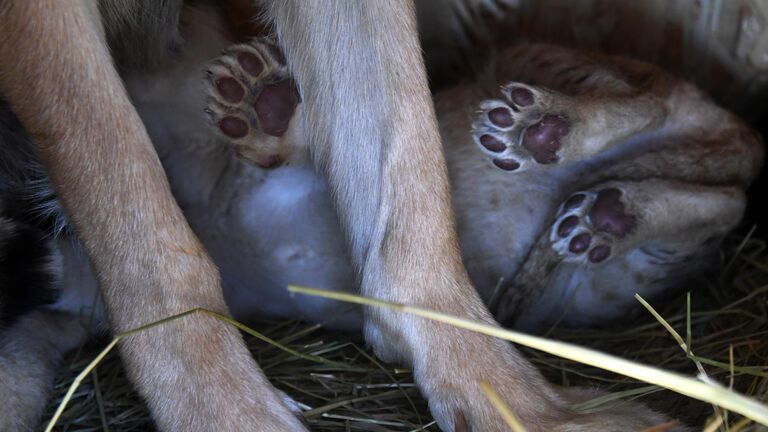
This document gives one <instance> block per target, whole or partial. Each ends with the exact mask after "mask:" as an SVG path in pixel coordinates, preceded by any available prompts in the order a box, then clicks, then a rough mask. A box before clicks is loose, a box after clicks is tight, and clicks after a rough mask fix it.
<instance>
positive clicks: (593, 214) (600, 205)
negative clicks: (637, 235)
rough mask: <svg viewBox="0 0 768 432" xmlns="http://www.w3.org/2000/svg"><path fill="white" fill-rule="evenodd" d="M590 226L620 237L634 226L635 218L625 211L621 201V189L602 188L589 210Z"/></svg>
mask: <svg viewBox="0 0 768 432" xmlns="http://www.w3.org/2000/svg"><path fill="white" fill-rule="evenodd" d="M588 214H589V220H590V222H591V223H592V226H593V227H594V228H595V229H596V230H597V231H601V232H607V233H610V234H613V235H615V236H616V237H619V238H622V237H624V236H625V235H627V233H628V232H629V231H631V230H632V229H633V228H634V227H635V218H634V216H632V215H629V214H627V213H626V211H625V209H624V204H623V203H622V202H621V191H620V190H618V189H615V188H610V189H603V190H601V191H600V192H598V193H597V198H595V202H594V203H593V204H592V208H591V209H590V210H589V213H588Z"/></svg>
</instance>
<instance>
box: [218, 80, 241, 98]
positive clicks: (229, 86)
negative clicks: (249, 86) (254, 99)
mask: <svg viewBox="0 0 768 432" xmlns="http://www.w3.org/2000/svg"><path fill="white" fill-rule="evenodd" d="M216 91H218V92H219V94H220V95H221V97H223V98H224V100H225V101H227V102H231V103H236V102H240V101H241V100H243V96H245V89H243V86H241V85H240V83H239V82H237V81H236V80H235V79H234V78H232V77H223V78H219V79H217V80H216Z"/></svg>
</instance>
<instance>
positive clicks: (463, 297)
mask: <svg viewBox="0 0 768 432" xmlns="http://www.w3.org/2000/svg"><path fill="white" fill-rule="evenodd" d="M269 13H270V14H271V17H272V18H273V19H274V20H275V24H276V30H277V33H278V39H279V40H280V41H281V43H282V44H283V46H284V49H285V51H286V57H287V59H288V63H289V67H290V68H291V69H292V72H293V74H294V76H295V77H296V80H297V83H298V85H299V86H300V91H301V94H302V98H303V101H304V104H305V105H304V109H303V111H302V113H303V115H304V118H303V121H305V128H306V129H305V130H307V131H309V133H310V137H309V138H310V149H311V152H312V154H313V158H314V160H315V162H316V163H317V165H318V166H319V167H321V169H322V170H323V172H324V173H325V174H326V175H327V177H328V179H329V182H330V185H331V188H332V191H333V196H334V198H335V200H336V205H337V208H338V210H339V214H340V218H341V220H342V223H343V226H344V227H345V228H346V231H347V233H348V235H349V243H350V246H351V255H352V258H353V260H354V263H355V265H356V266H357V268H358V270H359V272H360V275H361V284H362V290H363V293H364V294H366V295H369V296H372V297H376V298H380V299H385V300H391V301H395V302H402V303H407V304H411V305H416V306H421V307H425V308H429V309H437V310H440V311H443V312H447V313H451V314H455V315H460V316H463V317H466V318H471V319H474V320H478V321H483V322H486V323H492V322H493V320H492V318H491V316H490V315H489V313H488V312H487V311H486V309H485V308H484V306H483V305H482V303H481V301H480V299H479V298H478V296H477V294H476V293H475V290H474V289H473V287H472V285H471V284H470V282H469V279H468V277H467V275H466V272H465V270H464V267H463V265H462V263H461V260H460V257H459V252H458V247H457V240H456V234H455V230H454V226H453V220H452V216H451V214H452V213H451V204H450V196H449V192H448V180H447V174H446V166H445V161H444V156H443V150H442V145H441V143H440V137H439V135H438V132H437V127H436V121H435V115H434V110H433V106H432V101H431V97H430V93H429V90H428V87H427V79H426V76H425V71H424V66H423V62H422V58H421V51H420V48H419V45H418V37H417V33H416V25H415V17H414V11H413V6H412V5H410V4H409V2H408V1H404V0H401V1H394V0H393V1H384V2H382V1H369V2H346V1H327V0H316V1H307V0H296V1H275V2H272V3H271V4H270V6H269ZM366 334H367V339H368V341H369V342H370V343H371V344H372V345H373V346H374V348H375V349H376V351H377V353H378V354H379V355H380V356H382V357H384V358H385V359H390V360H394V359H397V360H403V361H406V362H408V363H410V364H412V366H413V368H414V371H415V374H416V378H417V380H418V382H419V385H420V388H421V390H422V391H423V392H424V394H425V396H427V397H428V398H429V403H430V407H431V410H432V412H433V414H434V415H435V417H436V418H437V420H438V422H439V424H440V426H441V427H442V428H443V430H451V431H452V430H454V429H457V430H466V428H467V426H469V427H471V430H473V431H484V432H490V431H502V430H508V429H507V426H505V424H504V423H503V422H502V420H501V417H500V416H499V415H498V414H497V413H496V412H495V410H494V409H493V408H492V406H491V404H489V403H488V402H487V400H486V399H485V397H484V396H483V394H482V392H481V391H480V388H479V382H480V381H481V380H486V381H489V382H490V383H491V384H492V385H493V386H495V387H496V388H497V389H498V391H499V392H500V393H502V394H503V395H504V398H505V400H506V401H507V403H509V404H510V406H512V407H513V408H514V409H515V411H516V413H517V415H518V416H519V417H521V418H522V419H523V421H524V422H525V424H526V425H527V426H528V427H529V428H530V429H531V430H539V428H538V427H539V426H544V425H547V424H548V425H551V424H553V422H552V420H554V419H557V418H559V417H561V414H562V410H561V404H560V401H559V397H558V396H557V395H556V394H555V392H554V391H552V390H551V388H550V387H549V386H547V385H546V384H545V382H544V380H543V379H542V377H541V376H540V375H539V374H538V372H537V371H536V370H535V369H534V368H533V367H532V366H531V365H530V364H529V363H528V362H526V361H525V360H524V359H523V358H522V357H521V356H520V355H519V354H518V353H517V352H516V351H515V350H514V349H513V348H512V347H511V346H510V345H508V344H507V343H505V342H501V341H498V340H495V339H492V338H488V337H485V336H480V335H478V334H474V333H471V332H466V331H461V330H457V329H454V328H451V327H449V326H445V325H439V324H435V323H432V322H429V321H426V320H422V319H419V318H414V317H411V316H404V315H401V314H398V313H393V312H388V311H384V310H379V309H371V310H368V311H367V319H366ZM462 428H463V429H462Z"/></svg>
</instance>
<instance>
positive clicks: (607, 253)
mask: <svg viewBox="0 0 768 432" xmlns="http://www.w3.org/2000/svg"><path fill="white" fill-rule="evenodd" d="M622 196H623V193H622V192H621V191H620V190H619V189H616V188H606V189H602V190H599V191H597V192H588V191H585V192H578V193H576V194H573V195H571V197H570V198H568V199H567V200H566V201H565V203H563V205H562V206H561V207H560V212H559V215H558V217H557V219H556V220H555V223H554V225H553V226H552V230H551V232H550V241H551V242H552V247H553V248H554V249H555V251H557V252H558V253H559V254H560V255H561V256H564V257H566V258H571V259H574V260H586V261H588V262H590V263H593V264H598V263H601V262H603V261H605V260H607V259H608V258H610V257H611V255H612V254H615V252H616V250H615V249H616V247H615V243H616V242H617V241H620V240H621V239H623V238H625V237H626V236H627V235H628V234H630V233H631V232H632V231H633V230H634V229H635V227H636V225H637V220H636V218H635V216H633V215H632V214H630V213H628V212H627V209H626V206H625V203H624V202H623V201H622Z"/></svg>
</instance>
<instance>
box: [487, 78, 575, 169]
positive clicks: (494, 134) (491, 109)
mask: <svg viewBox="0 0 768 432" xmlns="http://www.w3.org/2000/svg"><path fill="white" fill-rule="evenodd" d="M501 93H502V96H503V97H502V99H488V100H485V101H483V102H481V103H480V112H479V114H478V116H477V118H476V119H475V122H474V123H473V124H472V138H473V140H474V141H475V143H476V144H477V145H478V147H479V148H480V149H481V150H482V151H483V152H484V153H485V154H486V155H488V157H490V158H491V160H492V162H493V164H494V165H496V166H497V167H498V168H501V169H503V170H506V171H515V170H522V169H525V168H527V167H530V166H532V165H533V166H535V165H550V164H554V163H557V162H558V161H559V160H560V156H559V152H560V150H561V149H562V147H563V139H564V137H565V136H566V135H568V133H569V131H570V130H571V126H572V122H571V120H569V118H568V116H567V114H566V113H565V108H564V106H563V104H562V103H561V102H563V101H564V99H565V96H561V95H558V94H556V93H553V92H551V91H549V90H547V89H543V88H539V87H533V86H528V85H525V84H521V83H516V82H511V83H509V84H507V85H505V86H504V87H502V90H501Z"/></svg>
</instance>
